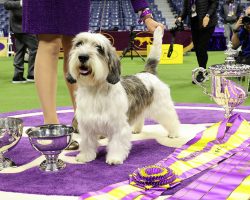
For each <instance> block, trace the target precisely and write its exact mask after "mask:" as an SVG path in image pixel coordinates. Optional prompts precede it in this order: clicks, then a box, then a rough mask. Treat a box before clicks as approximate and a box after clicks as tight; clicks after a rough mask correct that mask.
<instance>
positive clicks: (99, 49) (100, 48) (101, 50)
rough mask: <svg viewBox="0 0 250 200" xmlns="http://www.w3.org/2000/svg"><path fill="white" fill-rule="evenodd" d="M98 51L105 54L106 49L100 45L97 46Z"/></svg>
mask: <svg viewBox="0 0 250 200" xmlns="http://www.w3.org/2000/svg"><path fill="white" fill-rule="evenodd" d="M96 49H97V51H98V52H99V53H100V54H102V55H103V54H104V49H103V48H102V47H101V46H100V45H96Z"/></svg>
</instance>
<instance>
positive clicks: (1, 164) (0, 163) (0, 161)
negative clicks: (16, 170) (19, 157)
mask: <svg viewBox="0 0 250 200" xmlns="http://www.w3.org/2000/svg"><path fill="white" fill-rule="evenodd" d="M9 167H17V165H16V164H15V163H14V162H13V161H12V160H11V159H9V158H6V157H4V156H3V154H2V153H0V171H2V170H3V169H5V168H9Z"/></svg>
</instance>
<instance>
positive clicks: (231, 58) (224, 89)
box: [192, 42, 250, 118]
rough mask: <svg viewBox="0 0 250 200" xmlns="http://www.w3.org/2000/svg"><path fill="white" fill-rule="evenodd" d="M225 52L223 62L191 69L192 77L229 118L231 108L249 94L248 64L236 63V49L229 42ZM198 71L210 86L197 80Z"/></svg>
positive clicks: (249, 71)
mask: <svg viewBox="0 0 250 200" xmlns="http://www.w3.org/2000/svg"><path fill="white" fill-rule="evenodd" d="M225 54H226V55H227V57H226V59H225V63H224V64H217V65H212V66H210V67H209V68H208V69H204V68H201V67H199V68H196V69H194V70H193V71H192V79H193V81H194V82H195V83H196V84H197V85H198V86H200V87H202V88H203V92H204V93H205V94H206V95H208V96H210V97H211V98H212V99H213V100H214V101H215V103H217V104H218V105H219V106H221V107H223V108H224V110H225V115H224V116H225V118H229V117H230V116H231V115H232V111H233V109H234V108H235V107H237V106H239V105H241V104H242V103H243V102H244V101H245V100H246V99H247V97H248V95H249V77H250V65H246V64H236V62H235V57H236V56H237V55H238V51H237V50H234V49H233V48H232V43H231V42H229V43H228V45H227V50H226V51H225ZM198 73H202V74H203V76H204V77H205V79H210V88H209V87H208V86H207V85H205V83H199V82H197V80H196V76H197V74H198ZM209 90H210V92H208V91H209Z"/></svg>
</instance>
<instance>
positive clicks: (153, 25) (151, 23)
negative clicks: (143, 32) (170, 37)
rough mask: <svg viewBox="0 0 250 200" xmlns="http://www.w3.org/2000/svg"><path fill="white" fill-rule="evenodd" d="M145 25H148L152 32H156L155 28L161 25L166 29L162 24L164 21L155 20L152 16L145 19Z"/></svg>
mask: <svg viewBox="0 0 250 200" xmlns="http://www.w3.org/2000/svg"><path fill="white" fill-rule="evenodd" d="M144 23H145V25H146V26H147V28H148V30H149V31H150V32H154V30H155V29H156V28H157V27H158V26H160V27H161V28H162V30H164V29H165V26H164V25H163V24H162V23H159V22H157V21H155V20H153V19H152V18H147V19H146V20H145V21H144Z"/></svg>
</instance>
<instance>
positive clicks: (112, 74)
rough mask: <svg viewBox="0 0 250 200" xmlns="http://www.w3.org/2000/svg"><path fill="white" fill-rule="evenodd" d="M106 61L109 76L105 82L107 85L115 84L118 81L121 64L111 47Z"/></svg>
mask: <svg viewBox="0 0 250 200" xmlns="http://www.w3.org/2000/svg"><path fill="white" fill-rule="evenodd" d="M108 59H109V61H108V64H109V66H108V67H109V74H108V76H107V79H106V80H107V82H108V83H111V84H116V83H118V82H119V81H120V75H121V63H120V60H119V58H118V56H117V54H116V52H115V49H114V48H113V47H112V49H110V51H109V52H108Z"/></svg>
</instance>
